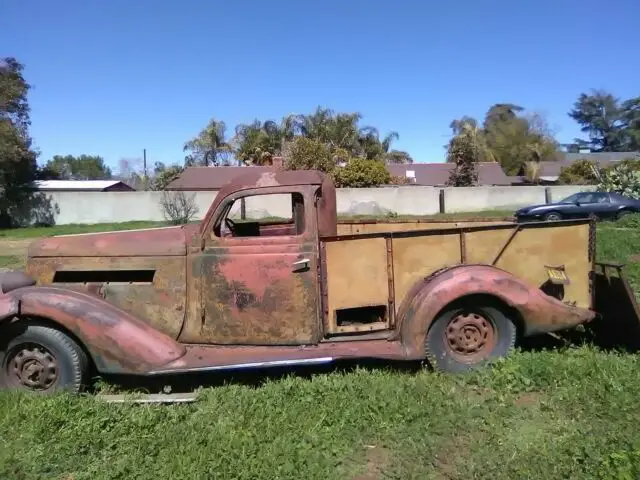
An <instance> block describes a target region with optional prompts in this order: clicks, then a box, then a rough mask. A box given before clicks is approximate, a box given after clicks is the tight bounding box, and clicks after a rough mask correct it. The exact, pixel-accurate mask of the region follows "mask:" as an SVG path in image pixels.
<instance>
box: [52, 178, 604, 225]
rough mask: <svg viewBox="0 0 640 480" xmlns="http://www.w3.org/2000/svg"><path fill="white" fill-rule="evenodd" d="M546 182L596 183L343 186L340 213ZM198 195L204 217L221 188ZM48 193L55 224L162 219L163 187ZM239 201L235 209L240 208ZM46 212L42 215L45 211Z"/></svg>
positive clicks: (267, 202) (282, 210)
mask: <svg viewBox="0 0 640 480" xmlns="http://www.w3.org/2000/svg"><path fill="white" fill-rule="evenodd" d="M545 188H548V189H549V191H550V197H551V200H552V201H557V200H560V199H562V198H565V197H567V196H569V195H571V194H572V193H575V192H579V191H584V190H593V188H594V187H593V186H574V185H571V186H552V187H458V188H453V187H451V188H444V189H440V188H435V187H420V186H399V187H383V188H342V189H338V190H337V207H338V214H340V215H385V214H387V213H390V212H393V213H397V214H399V215H433V214H436V213H439V209H440V202H439V195H440V190H444V204H445V212H447V213H453V212H478V211H482V210H511V209H515V208H517V207H521V206H525V205H532V204H538V203H545ZM185 193H186V194H187V195H193V196H194V199H195V202H196V205H197V206H198V212H197V214H196V216H195V219H201V218H202V217H203V216H204V215H205V214H206V212H207V210H208V209H209V206H210V205H211V203H212V202H213V199H214V198H215V197H216V193H217V192H213V191H211V192H185ZM46 197H47V199H48V200H49V203H50V204H51V208H50V210H51V211H52V213H53V219H54V221H55V223H56V224H58V225H64V224H70V223H117V222H128V221H137V220H149V221H162V220H164V216H163V214H162V209H161V207H160V200H161V198H162V192H50V193H46ZM239 209H240V206H239V202H238V205H236V206H234V211H235V210H237V214H239ZM246 212H247V216H248V217H253V218H260V217H265V216H277V217H285V218H289V217H290V216H291V199H290V196H289V195H265V196H259V197H254V198H250V199H247V201H246ZM40 217H41V218H42V217H43V216H42V215H40Z"/></svg>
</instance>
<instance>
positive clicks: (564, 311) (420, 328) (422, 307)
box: [398, 265, 595, 358]
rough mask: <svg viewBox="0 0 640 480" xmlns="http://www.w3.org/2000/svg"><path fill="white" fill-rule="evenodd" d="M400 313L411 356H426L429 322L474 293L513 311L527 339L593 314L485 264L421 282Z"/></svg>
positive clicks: (569, 324) (460, 266)
mask: <svg viewBox="0 0 640 480" xmlns="http://www.w3.org/2000/svg"><path fill="white" fill-rule="evenodd" d="M411 293H412V295H407V296H406V297H405V300H404V301H403V303H402V304H401V306H400V309H399V312H398V319H399V325H400V327H399V329H400V332H399V333H400V335H401V338H402V340H403V342H405V344H406V345H407V348H408V350H409V352H410V353H409V355H410V356H411V357H414V356H415V357H416V358H420V357H421V356H422V354H423V352H424V343H423V339H424V335H425V333H426V331H427V329H428V327H429V324H430V323H431V321H432V320H433V319H434V318H435V317H436V316H437V315H438V313H439V312H440V311H441V310H442V309H443V308H444V307H445V306H447V305H449V304H450V303H451V302H453V301H455V300H457V299H459V298H462V297H465V296H468V295H472V294H483V295H490V296H493V297H495V298H498V299H500V300H502V301H503V302H504V303H505V304H507V305H509V306H511V307H513V308H515V309H516V310H517V311H518V312H519V313H520V315H521V316H522V319H523V321H524V325H523V327H524V331H523V333H524V334H525V335H531V334H534V333H543V332H552V331H556V330H561V329H565V328H569V327H572V326H575V325H578V324H581V323H585V322H588V321H591V320H593V318H594V317H595V312H592V311H590V310H587V309H583V308H578V307H574V306H571V305H566V304H564V303H562V302H561V301H559V300H557V299H555V298H553V297H550V296H548V295H546V294H545V293H544V292H542V291H540V290H539V289H538V288H536V287H535V286H529V285H527V284H525V283H524V282H522V281H521V280H519V279H517V278H516V277H514V276H513V275H512V274H510V273H509V272H506V271H504V270H501V269H498V268H495V267H491V266H487V265H459V266H456V267H452V268H449V269H447V270H444V271H442V272H441V273H439V274H438V275H435V276H433V277H431V278H430V279H428V280H426V281H424V282H421V283H420V284H418V285H416V286H415V287H414V288H413V289H412V292H411Z"/></svg>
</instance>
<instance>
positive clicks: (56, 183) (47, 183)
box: [34, 180, 133, 192]
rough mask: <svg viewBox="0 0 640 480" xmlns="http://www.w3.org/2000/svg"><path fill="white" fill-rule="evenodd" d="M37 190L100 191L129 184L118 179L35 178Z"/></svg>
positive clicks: (127, 186)
mask: <svg viewBox="0 0 640 480" xmlns="http://www.w3.org/2000/svg"><path fill="white" fill-rule="evenodd" d="M34 184H35V187H36V188H37V189H38V190H67V191H69V190H74V191H96V192H102V191H105V190H108V189H110V188H113V187H116V186H118V187H122V186H124V187H126V188H128V189H131V190H133V188H131V187H130V186H129V185H127V184H126V183H124V182H121V181H120V180H36V181H35V182H34Z"/></svg>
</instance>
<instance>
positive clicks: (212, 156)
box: [183, 119, 232, 167]
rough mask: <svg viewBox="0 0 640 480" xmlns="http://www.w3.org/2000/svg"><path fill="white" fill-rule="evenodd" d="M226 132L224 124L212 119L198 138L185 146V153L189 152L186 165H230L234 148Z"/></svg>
mask: <svg viewBox="0 0 640 480" xmlns="http://www.w3.org/2000/svg"><path fill="white" fill-rule="evenodd" d="M226 131H227V126H226V125H225V123H224V122H222V121H218V120H216V119H211V120H210V121H209V123H208V124H207V126H206V127H205V128H204V129H203V130H202V131H201V132H200V133H199V134H198V136H196V137H194V138H192V139H191V140H189V141H188V142H186V143H185V144H184V147H183V151H185V152H189V153H188V155H187V156H186V158H185V164H186V165H187V166H193V165H200V166H205V167H208V166H209V165H213V166H219V165H228V164H229V163H230V159H231V153H232V147H231V144H230V143H229V142H228V141H227V139H226Z"/></svg>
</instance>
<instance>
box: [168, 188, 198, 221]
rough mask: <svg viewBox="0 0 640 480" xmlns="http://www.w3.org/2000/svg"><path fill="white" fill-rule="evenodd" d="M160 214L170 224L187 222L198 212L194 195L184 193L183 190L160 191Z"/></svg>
mask: <svg viewBox="0 0 640 480" xmlns="http://www.w3.org/2000/svg"><path fill="white" fill-rule="evenodd" d="M160 206H161V207H162V214H163V215H164V218H165V219H166V220H167V221H168V222H169V223H171V224H172V225H182V224H185V223H189V222H190V221H191V220H192V219H193V217H194V216H195V215H196V213H198V206H197V205H196V195H195V193H192V194H191V195H186V194H185V193H184V192H168V191H164V192H162V197H161V199H160Z"/></svg>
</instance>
